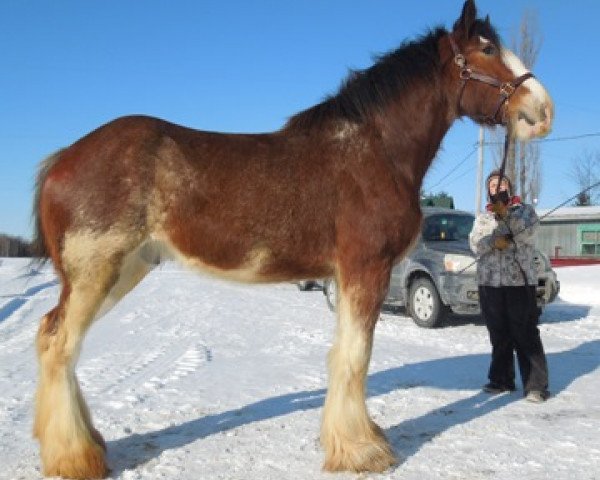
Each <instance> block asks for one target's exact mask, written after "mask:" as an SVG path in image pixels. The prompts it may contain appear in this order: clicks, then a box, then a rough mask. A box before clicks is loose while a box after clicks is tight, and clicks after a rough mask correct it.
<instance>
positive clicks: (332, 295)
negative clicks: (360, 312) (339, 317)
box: [323, 279, 337, 312]
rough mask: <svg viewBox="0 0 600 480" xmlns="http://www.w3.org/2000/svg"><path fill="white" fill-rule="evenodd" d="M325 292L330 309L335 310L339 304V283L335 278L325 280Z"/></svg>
mask: <svg viewBox="0 0 600 480" xmlns="http://www.w3.org/2000/svg"><path fill="white" fill-rule="evenodd" d="M323 293H324V294H325V300H326V301H327V306H328V307H329V310H331V311H332V312H335V309H336V305H337V284H336V283H335V280H332V279H329V280H325V283H324V284H323Z"/></svg>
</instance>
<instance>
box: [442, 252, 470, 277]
mask: <svg viewBox="0 0 600 480" xmlns="http://www.w3.org/2000/svg"><path fill="white" fill-rule="evenodd" d="M444 270H446V271H447V272H452V273H459V272H460V273H475V272H476V271H477V261H476V260H475V258H474V257H470V256H468V255H457V254H455V253H447V254H446V255H444Z"/></svg>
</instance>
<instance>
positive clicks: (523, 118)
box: [517, 110, 536, 126]
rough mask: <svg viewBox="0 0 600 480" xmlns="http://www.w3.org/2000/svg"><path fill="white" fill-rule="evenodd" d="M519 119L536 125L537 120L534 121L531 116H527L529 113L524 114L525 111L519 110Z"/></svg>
mask: <svg viewBox="0 0 600 480" xmlns="http://www.w3.org/2000/svg"><path fill="white" fill-rule="evenodd" d="M517 118H518V119H519V120H525V121H526V122H527V123H528V124H529V125H531V126H533V125H535V123H536V122H535V120H533V119H532V118H531V117H530V116H529V115H527V112H524V111H523V110H519V114H518V117H517Z"/></svg>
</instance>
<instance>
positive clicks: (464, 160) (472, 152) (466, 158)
mask: <svg viewBox="0 0 600 480" xmlns="http://www.w3.org/2000/svg"><path fill="white" fill-rule="evenodd" d="M476 151H477V145H475V146H474V147H473V149H472V150H471V151H470V152H469V153H468V154H467V155H466V156H465V158H463V159H462V160H461V161H460V162H458V164H456V165H455V166H454V168H452V170H450V171H449V172H448V173H447V174H446V175H444V176H443V177H442V178H441V179H440V180H438V182H437V183H436V184H435V185H432V186H431V187H429V190H433V189H434V188H435V187H437V186H438V185H439V184H440V183H442V182H443V181H444V180H446V179H447V178H448V177H449V176H450V175H452V174H453V173H454V172H455V171H456V170H458V168H459V167H460V166H461V165H462V164H463V163H465V162H466V161H467V160H468V159H469V158H470V157H471V156H472V155H473V154H474V153H475V152H476Z"/></svg>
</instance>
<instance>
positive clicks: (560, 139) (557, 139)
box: [484, 132, 600, 146]
mask: <svg viewBox="0 0 600 480" xmlns="http://www.w3.org/2000/svg"><path fill="white" fill-rule="evenodd" d="M590 137H600V132H591V133H582V134H581V135H571V136H565V137H553V138H541V139H539V140H531V141H530V142H531V143H552V142H568V141H570V140H581V139H582V138H590ZM503 144H504V141H501V142H484V145H485V146H488V145H503Z"/></svg>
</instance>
